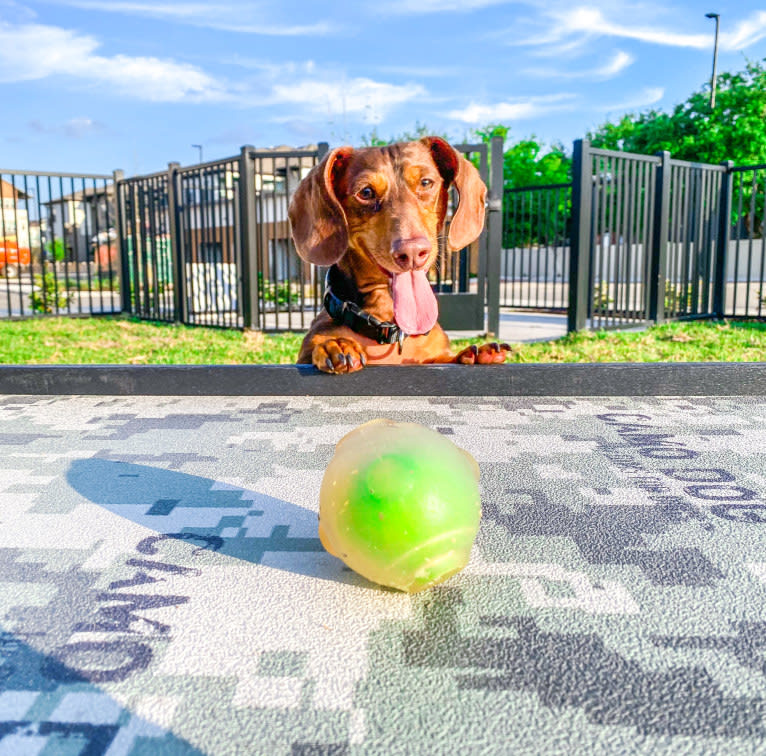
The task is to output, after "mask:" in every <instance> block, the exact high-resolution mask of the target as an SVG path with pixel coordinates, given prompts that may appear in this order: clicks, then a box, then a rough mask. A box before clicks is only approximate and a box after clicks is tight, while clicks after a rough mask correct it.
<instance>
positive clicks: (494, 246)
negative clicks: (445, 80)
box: [479, 136, 503, 336]
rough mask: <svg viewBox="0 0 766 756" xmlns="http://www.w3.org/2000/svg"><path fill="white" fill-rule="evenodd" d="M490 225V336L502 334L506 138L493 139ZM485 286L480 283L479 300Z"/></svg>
mask: <svg viewBox="0 0 766 756" xmlns="http://www.w3.org/2000/svg"><path fill="white" fill-rule="evenodd" d="M489 159H490V163H489V167H490V170H489V202H488V207H487V209H488V211H489V213H488V214H489V219H488V221H487V226H488V228H487V281H486V287H487V288H486V291H487V332H488V334H492V335H494V336H497V335H498V334H499V332H500V258H501V256H502V248H503V213H502V210H503V138H502V137H499V136H494V137H492V139H491V141H490V158H489ZM482 285H483V282H481V281H480V282H479V296H481V294H482V292H481V288H482Z"/></svg>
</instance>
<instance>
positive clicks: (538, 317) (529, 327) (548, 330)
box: [447, 310, 567, 344]
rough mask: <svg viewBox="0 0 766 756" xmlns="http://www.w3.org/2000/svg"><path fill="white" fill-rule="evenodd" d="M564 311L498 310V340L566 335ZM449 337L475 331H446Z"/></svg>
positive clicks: (534, 338)
mask: <svg viewBox="0 0 766 756" xmlns="http://www.w3.org/2000/svg"><path fill="white" fill-rule="evenodd" d="M566 333H567V316H566V313H561V314H559V313H549V312H530V311H527V310H503V311H501V312H500V333H498V334H497V339H498V341H507V342H509V343H517V344H518V343H522V342H531V341H552V340H553V339H560V338H561V337H562V336H566ZM447 334H448V335H449V337H450V338H451V339H460V338H469V337H471V336H475V335H476V332H475V331H447Z"/></svg>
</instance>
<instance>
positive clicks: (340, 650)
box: [0, 396, 766, 756]
mask: <svg viewBox="0 0 766 756" xmlns="http://www.w3.org/2000/svg"><path fill="white" fill-rule="evenodd" d="M381 416H382V417H390V418H393V419H402V420H409V421H415V422H420V423H423V424H425V425H427V426H429V427H432V428H436V429H438V430H439V431H440V432H441V433H443V434H445V435H447V436H448V437H449V438H451V439H452V440H453V441H454V442H455V443H457V444H458V445H459V446H461V447H463V448H465V449H467V450H469V451H470V452H471V453H472V454H473V455H474V456H475V457H476V459H477V460H478V461H479V464H480V467H481V488H482V503H483V519H482V525H481V530H480V533H479V537H478V539H477V542H476V545H475V548H474V551H473V555H472V560H471V563H470V564H469V566H468V567H467V568H466V569H465V570H464V571H463V572H462V573H460V574H458V575H457V576H455V577H453V578H452V579H451V580H450V581H448V582H447V583H445V584H444V585H442V586H439V587H437V588H434V589H432V590H430V591H428V592H425V593H422V594H417V595H412V596H410V595H406V594H401V593H397V592H393V591H388V590H383V589H380V588H378V587H376V586H374V585H372V584H370V583H367V582H366V581H364V580H363V579H362V578H360V577H358V576H356V575H355V574H354V573H351V572H349V571H348V570H347V569H345V568H344V567H343V565H342V564H341V563H340V562H339V561H337V560H336V559H334V558H333V557H331V556H329V555H328V554H327V553H325V552H324V551H323V550H322V548H321V545H320V543H319V541H318V540H317V533H316V511H317V496H318V488H319V484H320V481H321V477H322V474H323V470H324V468H325V466H326V465H327V463H328V461H329V459H330V457H331V455H332V452H333V447H334V444H335V443H336V442H337V441H338V440H339V439H340V438H341V437H342V436H343V435H344V434H345V433H346V432H347V431H349V430H351V429H352V428H354V427H356V426H357V425H359V424H361V423H362V422H365V421H366V420H369V419H371V418H374V417H381ZM765 431H766V397H763V398H754V397H750V398H729V399H716V398H695V399H691V400H686V399H679V398H673V399H656V398H645V399H641V400H636V399H628V398H616V399H615V398H613V399H609V400H597V399H571V398H570V399H555V398H551V399H546V398H542V399H541V398H536V399H526V398H523V397H522V398H487V399H482V398H479V399H477V398H475V397H474V398H470V399H459V398H444V397H441V398H430V399H429V398H406V397H405V398H397V399H394V398H388V397H377V398H355V397H337V398H332V397H327V398H309V397H293V398H288V397H284V398H282V397H270V398H257V397H249V398H239V397H228V398H227V397H218V398H202V399H201V398H192V397H188V398H176V397H120V398H115V397H68V396H60V397H23V396H6V397H2V396H0V450H2V454H1V455H0V532H2V540H1V542H0V754H2V756H22V755H23V754H41V753H42V754H45V755H46V756H50V755H51V754H53V755H57V754H75V753H88V754H91V755H93V754H108V756H118V755H119V754H124V755H126V756H146V755H147V754H151V755H152V756H171V755H172V756H178V755H179V754H208V755H211V756H213V755H214V756H219V755H220V756H223V755H224V754H246V755H247V756H251V755H260V754H263V756H283V755H284V756H295V755H296V754H302V755H303V756H308V754H326V755H329V754H348V755H362V754H364V755H367V754H380V755H381V756H391V755H392V754H416V755H419V754H428V755H429V756H430V755H432V754H444V755H445V756H447V755H448V754H449V755H450V756H454V754H482V756H483V755H484V754H498V755H499V754H543V753H544V754H567V756H568V755H570V754H583V755H585V754H588V756H590V755H591V754H615V753H625V754H652V755H654V754H679V753H685V754H755V753H763V747H764V742H765V740H764V738H765V736H766V719H765V718H766V664H764V658H765V654H766V614H765V613H764V607H765V606H766V432H765ZM86 744H89V747H90V750H87V749H86Z"/></svg>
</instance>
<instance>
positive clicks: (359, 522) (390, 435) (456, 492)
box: [319, 420, 481, 593]
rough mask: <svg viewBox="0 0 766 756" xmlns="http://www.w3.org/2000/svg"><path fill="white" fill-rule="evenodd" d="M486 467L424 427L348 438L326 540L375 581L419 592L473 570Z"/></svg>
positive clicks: (325, 514) (364, 430)
mask: <svg viewBox="0 0 766 756" xmlns="http://www.w3.org/2000/svg"><path fill="white" fill-rule="evenodd" d="M480 518H481V501H480V497H479V466H478V464H477V463H476V460H475V459H474V458H473V457H472V456H471V455H470V454H469V453H468V452H466V451H464V450H463V449H460V448H459V447H457V446H455V445H454V444H453V443H452V442H451V441H450V440H449V439H447V438H445V437H444V436H442V435H441V434H439V433H437V432H435V431H432V430H431V429H429V428H426V427H425V426H422V425H418V424H417V423H399V422H394V421H392V420H372V421H370V422H368V423H365V424H364V425H361V426H359V427H358V428H356V429H355V430H353V431H351V433H348V434H347V435H346V436H344V437H343V438H342V439H341V440H340V441H339V442H338V444H337V446H336V448H335V455H334V456H333V458H332V459H331V460H330V464H329V465H328V466H327V470H326V471H325V474H324V478H323V479H322V486H321V489H320V493H319V537H320V539H321V541H322V544H323V546H324V547H325V549H327V551H329V552H330V553H331V554H333V555H335V556H337V557H338V558H340V559H342V560H343V561H344V562H345V563H346V564H347V565H348V566H349V567H351V569H353V570H354V571H356V572H358V573H359V574H360V575H363V576H364V577H366V578H367V579H368V580H371V581H373V582H375V583H379V584H381V585H386V586H389V587H391V588H398V589H399V590H402V591H407V592H410V593H414V592H416V591H422V590H424V589H425V588H429V587H431V586H432V585H436V584H437V583H441V582H443V581H444V580H446V579H447V578H448V577H450V576H451V575H454V574H455V573H456V572H459V571H460V570H462V569H463V567H465V565H466V564H467V563H468V559H469V556H470V553H471V547H472V545H473V542H474V540H475V538H476V533H477V532H478V529H479V520H480Z"/></svg>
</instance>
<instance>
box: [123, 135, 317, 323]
mask: <svg viewBox="0 0 766 756" xmlns="http://www.w3.org/2000/svg"><path fill="white" fill-rule="evenodd" d="M322 150H326V145H320V148H319V150H289V151H273V150H261V151H259V150H255V149H254V148H252V147H243V149H242V152H241V153H240V155H238V156H235V157H231V158H225V159H223V160H216V161H212V162H208V163H204V164H201V165H193V166H189V167H184V168H182V167H181V166H179V165H178V164H176V163H171V164H170V165H169V166H168V170H167V171H163V172H162V173H157V174H153V175H150V176H139V177H135V178H131V179H127V180H124V181H121V182H119V184H118V187H117V195H118V200H119V208H120V227H121V235H120V236H121V240H122V259H123V278H124V280H125V281H126V282H128V285H126V286H125V288H124V296H123V309H124V310H125V311H126V312H129V313H131V314H133V315H136V316H138V317H141V318H150V319H156V320H165V321H177V322H183V323H189V324H194V325H207V326H218V327H222V328H256V329H259V330H285V329H292V328H296V329H305V328H307V327H308V324H309V322H310V321H311V320H312V319H313V317H314V315H315V313H316V311H317V309H318V307H319V304H320V291H321V283H322V273H321V271H319V270H316V269H315V268H314V266H311V265H308V264H307V263H305V262H303V261H302V260H301V259H300V258H299V257H298V255H297V254H296V252H295V247H294V245H293V242H292V239H291V238H290V229H289V224H288V219H287V208H288V203H289V199H290V197H291V196H292V194H293V192H294V190H295V188H296V187H297V185H298V183H299V182H300V180H301V179H302V178H303V176H305V175H306V173H308V171H309V170H310V169H311V168H312V167H313V165H314V164H315V163H316V162H317V160H318V159H319V157H320V154H321V152H322Z"/></svg>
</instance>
